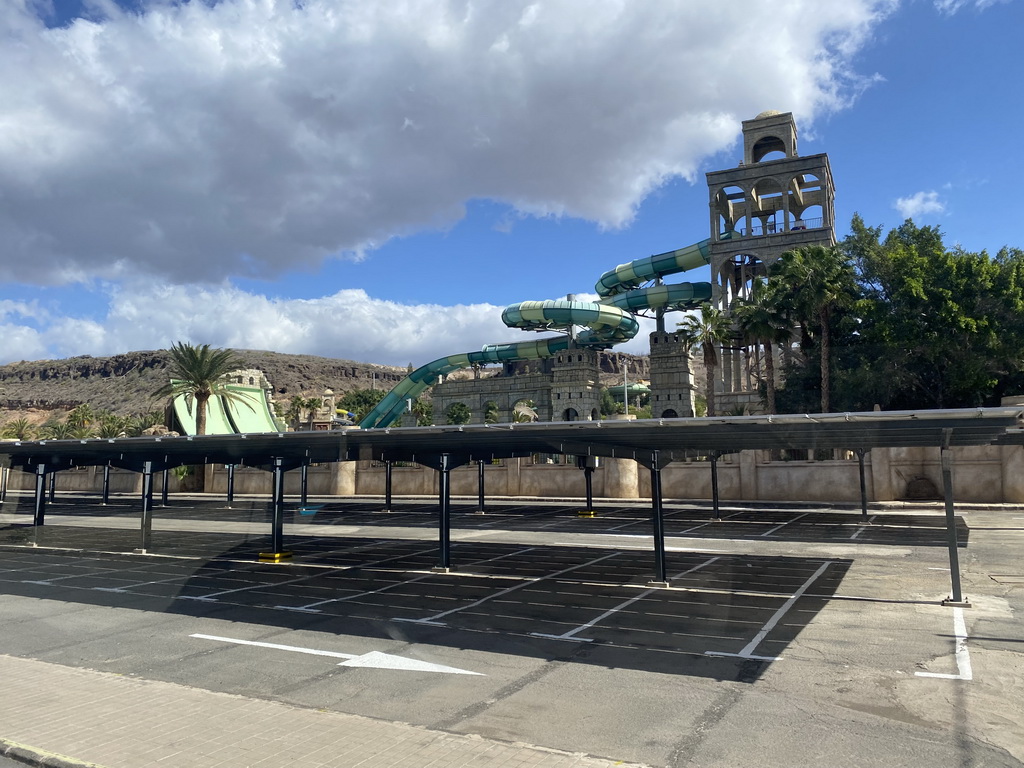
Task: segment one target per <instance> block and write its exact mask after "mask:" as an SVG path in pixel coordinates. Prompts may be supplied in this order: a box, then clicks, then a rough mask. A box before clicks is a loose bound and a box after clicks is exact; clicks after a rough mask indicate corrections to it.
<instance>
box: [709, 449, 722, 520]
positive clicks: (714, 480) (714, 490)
mask: <svg viewBox="0 0 1024 768" xmlns="http://www.w3.org/2000/svg"><path fill="white" fill-rule="evenodd" d="M711 507H712V510H713V515H714V518H715V520H721V519H722V513H721V512H720V511H719V509H718V453H717V452H715V451H712V453H711Z"/></svg>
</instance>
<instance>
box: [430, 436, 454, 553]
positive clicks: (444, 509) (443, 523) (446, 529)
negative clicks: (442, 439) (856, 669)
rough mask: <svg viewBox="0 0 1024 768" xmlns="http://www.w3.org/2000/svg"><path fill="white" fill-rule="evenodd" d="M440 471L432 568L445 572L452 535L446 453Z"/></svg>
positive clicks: (448, 459) (448, 458) (448, 467)
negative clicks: (436, 553)
mask: <svg viewBox="0 0 1024 768" xmlns="http://www.w3.org/2000/svg"><path fill="white" fill-rule="evenodd" d="M440 472H441V474H440V478H439V483H438V502H439V506H440V519H439V521H438V549H439V560H438V564H437V567H436V568H434V570H435V571H443V572H446V573H447V572H448V570H449V569H450V568H451V535H452V508H451V502H452V498H451V484H450V480H451V477H450V473H451V459H450V456H449V455H448V454H447V453H442V454H441V466H440Z"/></svg>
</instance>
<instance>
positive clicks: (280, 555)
mask: <svg viewBox="0 0 1024 768" xmlns="http://www.w3.org/2000/svg"><path fill="white" fill-rule="evenodd" d="M291 559H292V553H291V552H260V562H261V563H280V562H281V561H283V560H291Z"/></svg>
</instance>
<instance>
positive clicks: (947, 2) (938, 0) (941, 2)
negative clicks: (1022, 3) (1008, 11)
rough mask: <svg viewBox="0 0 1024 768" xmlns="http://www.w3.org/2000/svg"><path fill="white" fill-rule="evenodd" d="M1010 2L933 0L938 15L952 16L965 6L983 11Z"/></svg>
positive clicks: (993, 0)
mask: <svg viewBox="0 0 1024 768" xmlns="http://www.w3.org/2000/svg"><path fill="white" fill-rule="evenodd" d="M1008 2H1010V0H935V8H936V9H937V10H938V11H939V13H943V14H945V15H947V16H952V15H953V14H954V13H956V12H957V11H959V10H960V9H961V8H963V7H965V6H973V7H974V9H975V10H977V11H984V10H985V9H986V8H991V7H992V6H993V5H998V4H999V3H1008Z"/></svg>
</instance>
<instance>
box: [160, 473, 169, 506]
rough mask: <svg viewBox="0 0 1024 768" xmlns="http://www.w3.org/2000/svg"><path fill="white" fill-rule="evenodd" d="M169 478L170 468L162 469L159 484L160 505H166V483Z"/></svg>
mask: <svg viewBox="0 0 1024 768" xmlns="http://www.w3.org/2000/svg"><path fill="white" fill-rule="evenodd" d="M170 480H171V470H169V469H165V470H164V471H163V477H162V478H161V481H160V482H161V485H160V506H161V507H166V506H167V485H168V483H170Z"/></svg>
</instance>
